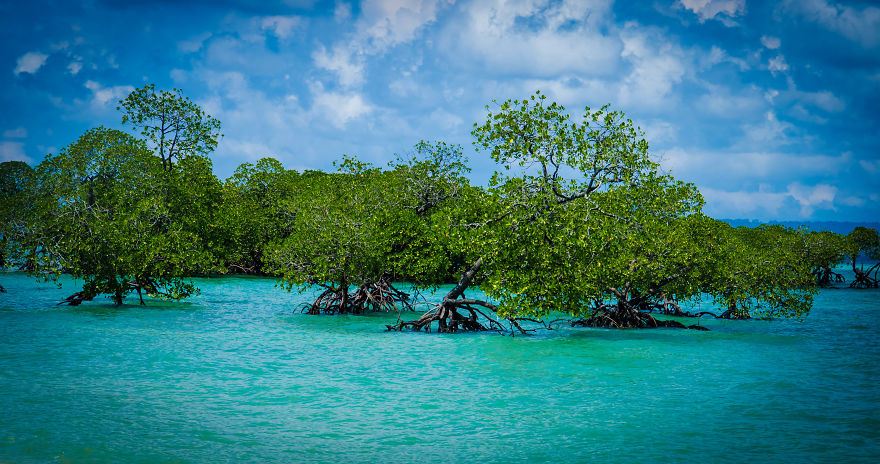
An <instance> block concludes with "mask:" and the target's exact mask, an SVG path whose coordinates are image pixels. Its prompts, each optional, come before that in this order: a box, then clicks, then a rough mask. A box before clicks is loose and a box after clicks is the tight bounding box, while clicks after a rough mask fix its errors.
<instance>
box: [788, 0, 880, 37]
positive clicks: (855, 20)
mask: <svg viewBox="0 0 880 464" xmlns="http://www.w3.org/2000/svg"><path fill="white" fill-rule="evenodd" d="M788 5H789V7H792V8H794V9H795V10H796V11H797V12H799V13H800V14H801V15H802V16H804V17H806V18H807V19H809V20H811V21H814V22H816V23H818V24H821V25H822V26H825V27H826V28H827V29H829V30H831V31H834V32H837V33H839V34H841V35H843V36H844V37H846V38H848V39H850V40H852V41H855V42H858V43H860V44H861V45H862V46H864V47H866V48H869V47H874V46H877V45H878V44H880V8H878V7H876V6H865V7H864V8H858V7H852V6H847V5H841V4H839V3H837V2H829V1H827V0H796V1H789V2H788Z"/></svg>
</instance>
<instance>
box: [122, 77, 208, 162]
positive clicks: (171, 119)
mask: <svg viewBox="0 0 880 464" xmlns="http://www.w3.org/2000/svg"><path fill="white" fill-rule="evenodd" d="M117 109H119V110H122V111H123V116H122V123H123V124H128V125H130V126H132V128H133V129H135V130H136V131H138V132H140V134H141V135H143V136H144V137H145V138H146V140H148V141H149V143H150V145H151V148H152V149H153V150H154V151H155V152H156V154H157V155H158V156H159V158H160V159H161V160H162V167H163V168H164V169H165V170H166V171H168V170H170V169H171V166H172V165H173V162H174V160H177V159H180V158H182V157H185V156H189V155H196V154H201V155H206V154H208V153H210V152H212V151H214V149H215V148H217V141H218V139H219V138H220V137H221V134H220V121H218V120H217V119H216V118H214V117H212V116H210V115H208V114H207V113H205V112H204V111H203V110H202V109H201V108H200V107H199V106H198V105H196V104H195V103H193V102H192V101H191V100H190V99H189V98H188V97H185V96H183V94H182V91H181V90H180V89H173V90H170V91H168V90H161V91H157V90H156V88H155V85H153V84H147V85H145V86H143V87H141V88H139V89H136V90H135V91H133V92H131V93H130V94H129V95H128V96H127V97H126V98H125V99H124V100H122V101H120V102H119V106H118V107H117Z"/></svg>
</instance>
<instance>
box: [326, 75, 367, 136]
mask: <svg viewBox="0 0 880 464" xmlns="http://www.w3.org/2000/svg"><path fill="white" fill-rule="evenodd" d="M311 91H312V98H313V103H312V111H313V112H314V113H315V114H316V115H319V116H321V117H323V118H325V119H327V120H328V121H330V123H331V124H333V125H334V126H336V128H338V129H342V128H344V127H345V125H346V124H348V123H349V122H350V121H352V120H354V119H358V118H360V117H361V116H364V115H367V114H369V113H370V112H372V111H373V107H372V105H370V104H369V103H367V101H366V100H365V99H364V97H363V96H361V95H360V94H359V93H356V92H348V93H340V92H326V91H324V88H323V86H321V85H320V84H319V83H317V84H313V85H312V86H311Z"/></svg>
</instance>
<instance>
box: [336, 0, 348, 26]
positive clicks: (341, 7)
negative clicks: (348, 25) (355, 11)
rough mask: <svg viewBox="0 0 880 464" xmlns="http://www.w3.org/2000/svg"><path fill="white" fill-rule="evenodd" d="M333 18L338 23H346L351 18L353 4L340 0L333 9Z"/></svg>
mask: <svg viewBox="0 0 880 464" xmlns="http://www.w3.org/2000/svg"><path fill="white" fill-rule="evenodd" d="M333 19H334V20H335V21H336V22H337V23H344V22H346V21H348V20H349V19H351V5H350V4H348V3H346V2H339V3H337V4H336V8H334V9H333Z"/></svg>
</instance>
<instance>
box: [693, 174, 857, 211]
mask: <svg viewBox="0 0 880 464" xmlns="http://www.w3.org/2000/svg"><path fill="white" fill-rule="evenodd" d="M700 192H701V193H702V194H703V197H704V198H705V199H706V208H705V209H706V212H707V213H708V214H710V215H715V216H716V217H734V218H735V217H740V218H742V217H751V218H755V217H757V218H763V219H780V212H781V210H782V209H783V208H784V207H785V206H786V203H789V202H794V203H796V204H797V205H798V206H799V207H800V211H799V214H800V217H801V218H804V219H808V218H810V217H811V216H812V215H813V213H814V212H815V211H816V210H817V209H826V210H831V211H837V207H836V206H835V203H834V200H835V198H836V196H837V187H834V186H832V185H828V184H818V185H815V186H806V185H803V184H801V183H798V182H793V183H790V184H788V185H787V186H786V190H785V191H781V192H779V191H773V190H772V188H771V187H770V186H769V185H767V184H761V185H760V186H759V187H758V189H757V190H736V191H727V190H719V189H713V188H705V187H703V188H700ZM855 201H856V202H857V201H859V200H858V199H855ZM843 203H844V204H848V205H852V204H856V203H854V200H853V198H847V199H846V201H845V202H843Z"/></svg>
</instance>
